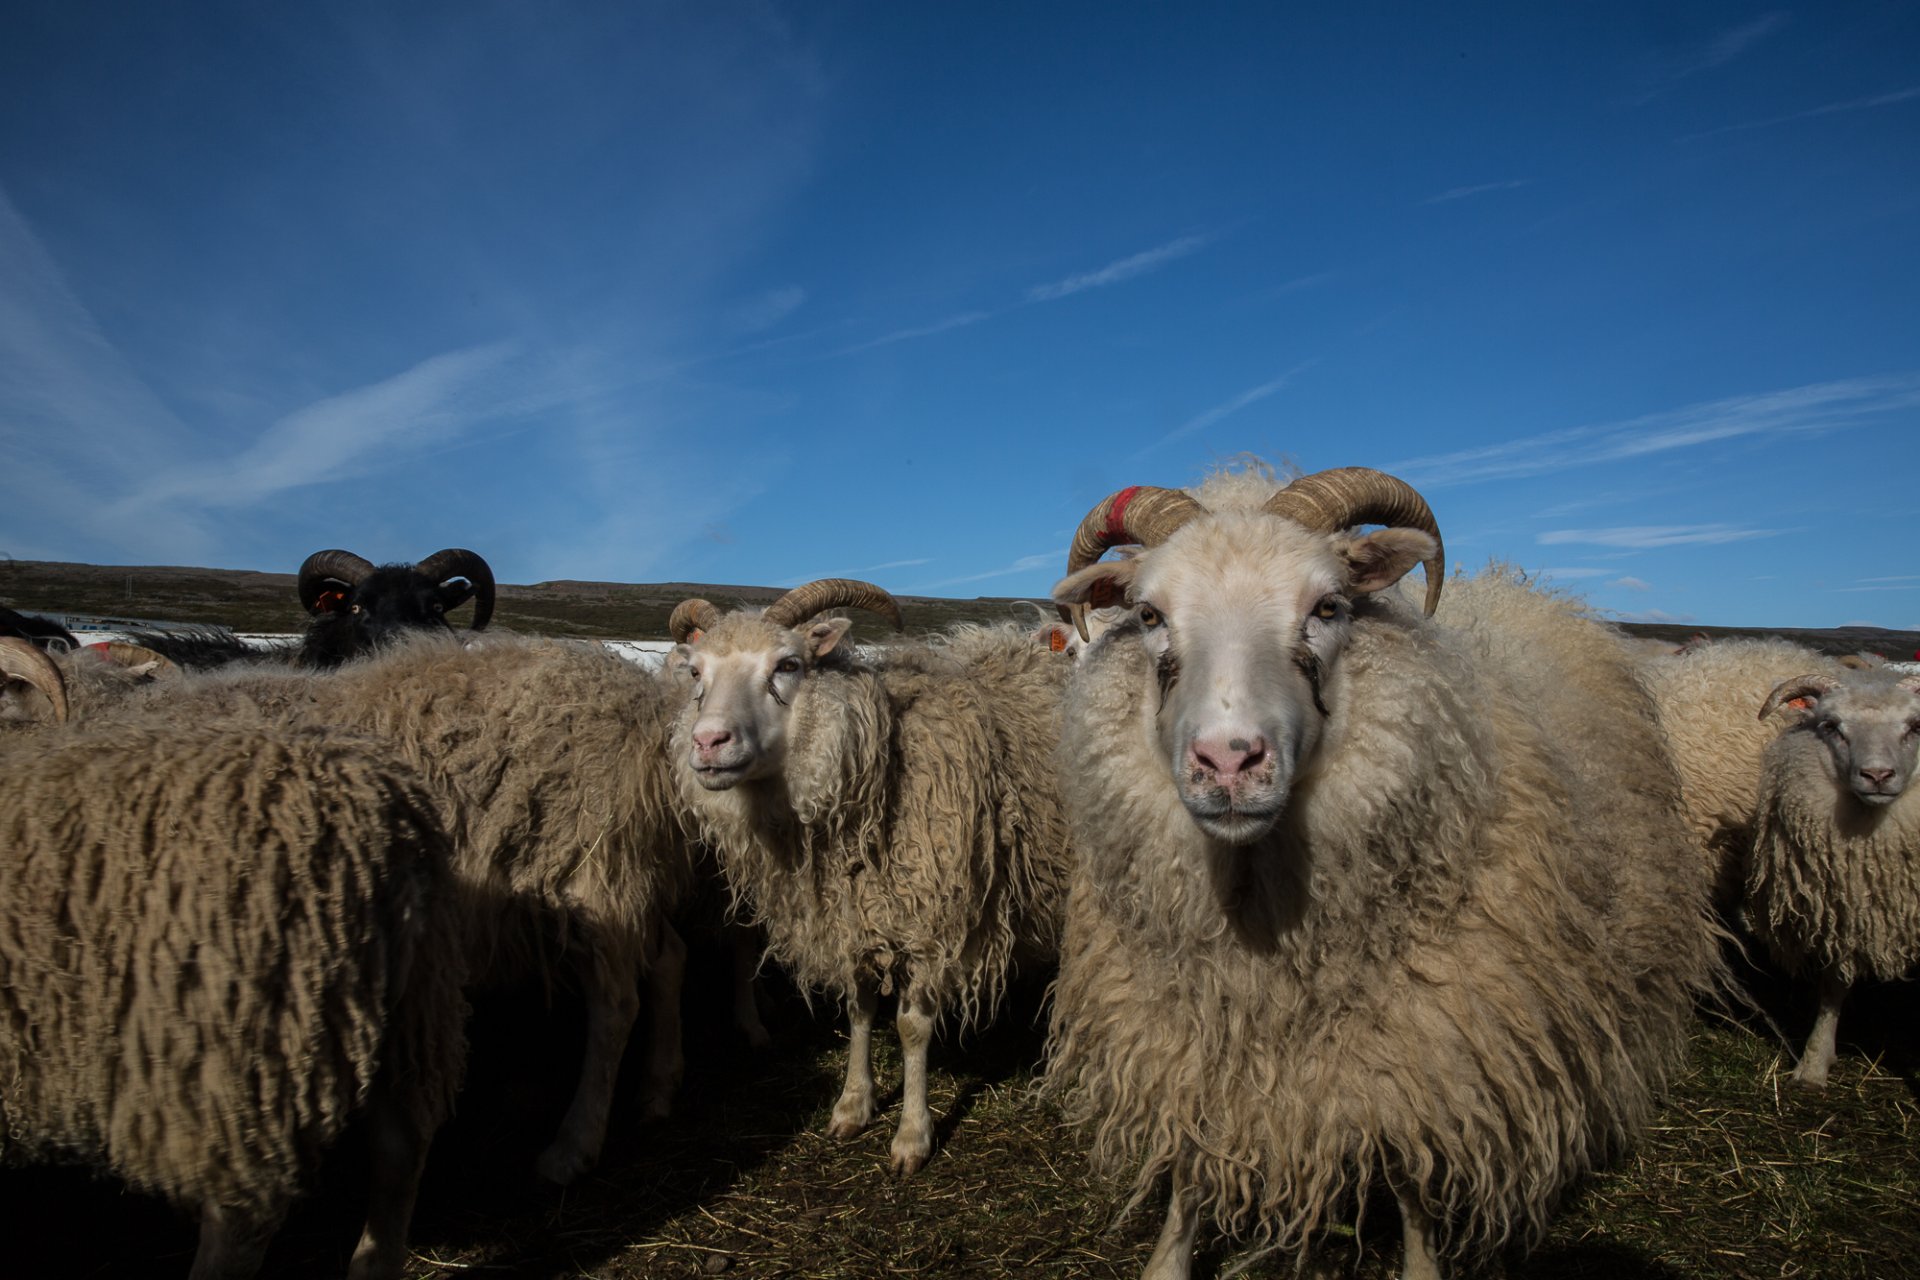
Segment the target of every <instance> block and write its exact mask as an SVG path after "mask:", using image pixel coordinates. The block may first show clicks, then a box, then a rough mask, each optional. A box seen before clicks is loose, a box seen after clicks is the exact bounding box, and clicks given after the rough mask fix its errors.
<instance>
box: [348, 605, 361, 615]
mask: <svg viewBox="0 0 1920 1280" xmlns="http://www.w3.org/2000/svg"><path fill="white" fill-rule="evenodd" d="M347 612H348V613H358V612H360V606H359V605H357V604H356V605H353V606H351V607H349V608H348V610H347Z"/></svg>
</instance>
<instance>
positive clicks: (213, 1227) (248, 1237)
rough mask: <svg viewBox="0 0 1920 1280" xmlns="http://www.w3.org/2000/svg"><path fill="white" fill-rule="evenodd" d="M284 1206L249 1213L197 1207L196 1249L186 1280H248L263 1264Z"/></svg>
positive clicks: (223, 1207) (221, 1207) (284, 1213)
mask: <svg viewBox="0 0 1920 1280" xmlns="http://www.w3.org/2000/svg"><path fill="white" fill-rule="evenodd" d="M287 1208H288V1206H287V1205H286V1204H279V1205H275V1206H271V1207H269V1208H266V1209H262V1210H257V1211H250V1210H247V1209H240V1208H236V1207H234V1206H232V1205H218V1204H213V1203H211V1202H209V1203H207V1204H203V1205H201V1206H200V1246H199V1248H198V1249H196V1250H195V1251H194V1255H193V1269H192V1270H191V1271H189V1272H187V1280H250V1278H251V1277H252V1276H254V1275H257V1274H258V1273H259V1271H260V1264H261V1263H262V1262H264V1261H265V1260H266V1257H267V1246H268V1245H269V1244H271V1243H273V1233H274V1232H275V1231H277V1230H279V1229H280V1223H281V1220H282V1219H284V1218H285V1217H286V1216H287Z"/></svg>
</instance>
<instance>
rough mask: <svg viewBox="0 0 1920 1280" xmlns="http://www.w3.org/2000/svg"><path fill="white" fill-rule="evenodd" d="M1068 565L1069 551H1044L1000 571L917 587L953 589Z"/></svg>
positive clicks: (943, 579) (946, 579) (918, 588)
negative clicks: (967, 584)
mask: <svg viewBox="0 0 1920 1280" xmlns="http://www.w3.org/2000/svg"><path fill="white" fill-rule="evenodd" d="M1066 563H1067V549H1066V548H1065V547H1061V548H1060V549H1059V550H1058V551H1042V552H1041V553H1040V554H1039V555H1035V556H1021V557H1020V558H1019V559H1018V560H1015V561H1014V562H1013V563H1012V564H1010V565H1005V566H1003V567H1001V568H998V569H988V570H987V571H986V572H985V573H969V574H963V575H962V576H960V577H958V578H942V579H940V580H939V581H938V582H928V583H925V584H923V585H922V586H919V587H916V588H915V590H916V591H930V590H932V589H933V588H935V587H953V586H958V585H960V584H961V583H963V582H985V581H987V579H989V578H1005V577H1007V576H1009V575H1011V574H1016V573H1032V572H1034V571H1035V570H1036V569H1048V568H1052V569H1056V570H1057V569H1060V568H1062V567H1063V566H1065V564H1066Z"/></svg>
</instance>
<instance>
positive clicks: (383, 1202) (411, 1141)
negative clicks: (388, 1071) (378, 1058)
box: [347, 1074, 434, 1280]
mask: <svg viewBox="0 0 1920 1280" xmlns="http://www.w3.org/2000/svg"><path fill="white" fill-rule="evenodd" d="M367 1121H368V1142H369V1145H370V1146H371V1147H372V1149H373V1167H372V1170H371V1173H370V1174H369V1176H368V1180H367V1181H368V1187H369V1192H370V1194H369V1200H368V1204H367V1225H366V1229H365V1230H364V1231H363V1232H362V1233H361V1235H360V1243H359V1244H358V1245H356V1246H355V1247H354V1250H353V1262H352V1263H351V1265H350V1266H349V1267H348V1268H347V1280H400V1275H401V1272H402V1270H403V1268H404V1267H405V1266H406V1262H407V1224H408V1223H410V1222H412V1221H413V1202H414V1199H415V1198H416V1197H417V1196H418V1194H419V1191H420V1173H421V1171H422V1170H423V1169H425V1168H426V1164H427V1147H428V1145H429V1144H430V1143H431V1142H432V1141H433V1128H434V1126H433V1125H431V1124H427V1125H423V1124H421V1123H420V1122H419V1121H418V1120H417V1119H416V1118H415V1117H413V1116H412V1115H410V1114H409V1113H408V1110H407V1107H406V1104H405V1102H404V1101H403V1100H402V1099H401V1098H399V1097H397V1096H395V1093H394V1090H393V1086H392V1082H391V1081H390V1080H388V1079H387V1078H386V1077H385V1076H384V1074H383V1076H382V1077H381V1079H380V1080H378V1081H376V1082H375V1084H374V1092H373V1097H372V1099H371V1100H370V1101H369V1102H368V1104H367Z"/></svg>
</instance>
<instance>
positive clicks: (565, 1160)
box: [533, 1142, 593, 1187]
mask: <svg viewBox="0 0 1920 1280" xmlns="http://www.w3.org/2000/svg"><path fill="white" fill-rule="evenodd" d="M592 1165H593V1157H592V1156H591V1155H589V1154H587V1153H586V1152H584V1151H578V1150H575V1149H574V1148H573V1146H572V1145H571V1144H569V1143H566V1142H556V1143H554V1144H553V1145H552V1146H550V1147H548V1148H547V1149H546V1150H545V1151H542V1152H541V1153H540V1158H539V1159H537V1160H535V1161H534V1162H533V1171H534V1172H535V1173H537V1174H539V1175H540V1176H541V1177H543V1178H545V1179H546V1180H547V1181H548V1182H551V1183H553V1184H554V1185H555V1186H561V1187H566V1186H571V1185H573V1180H574V1179H575V1178H578V1177H579V1176H580V1175H581V1174H583V1173H585V1172H586V1171H587V1170H588V1169H589V1168H591V1167H592Z"/></svg>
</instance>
